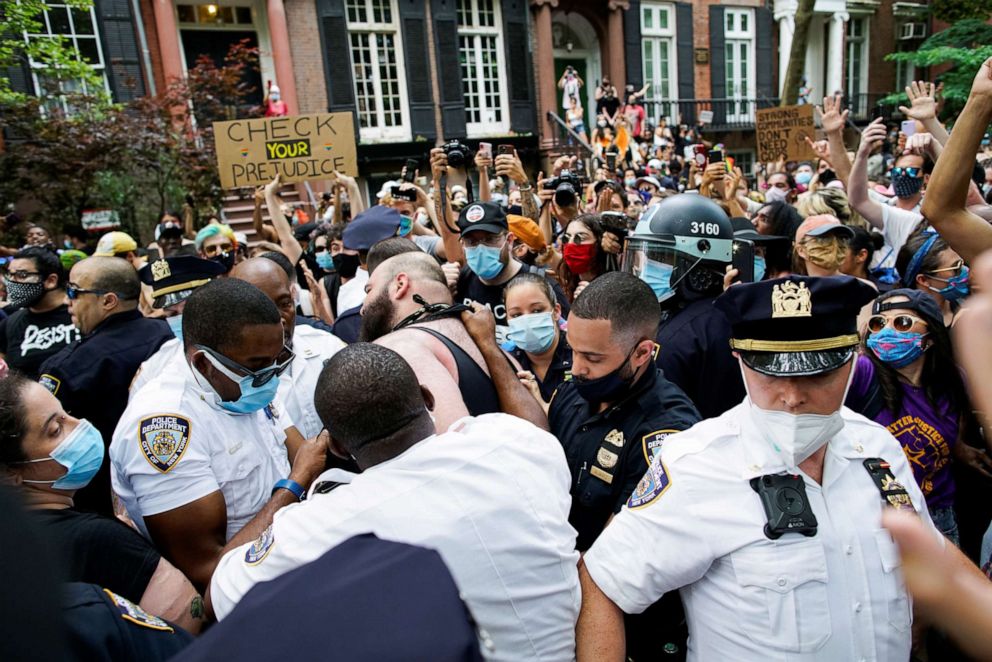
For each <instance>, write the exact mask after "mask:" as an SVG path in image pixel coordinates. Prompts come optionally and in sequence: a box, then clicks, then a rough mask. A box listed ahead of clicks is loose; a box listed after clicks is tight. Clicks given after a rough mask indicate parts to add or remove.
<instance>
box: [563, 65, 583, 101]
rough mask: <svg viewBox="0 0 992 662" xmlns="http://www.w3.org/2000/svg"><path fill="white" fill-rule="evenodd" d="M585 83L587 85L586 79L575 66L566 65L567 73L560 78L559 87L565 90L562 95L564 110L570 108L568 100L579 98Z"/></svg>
mask: <svg viewBox="0 0 992 662" xmlns="http://www.w3.org/2000/svg"><path fill="white" fill-rule="evenodd" d="M583 85H585V81H583V80H582V78H581V77H580V76H579V74H578V72H577V71H575V67H573V66H572V65H568V66H567V67H565V73H563V74H562V75H561V78H559V79H558V89H559V90H562V92H563V94H562V97H561V107H562V110H565V111H567V110H568V109H569V103H568V100H569V99H571V98H572V97H575V98H578V97H579V90H580V89H581V88H582V86H583Z"/></svg>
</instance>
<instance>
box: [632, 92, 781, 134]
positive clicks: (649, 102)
mask: <svg viewBox="0 0 992 662" xmlns="http://www.w3.org/2000/svg"><path fill="white" fill-rule="evenodd" d="M642 103H643V105H644V110H645V112H646V117H647V119H648V121H649V122H651V123H652V124H657V123H658V120H660V119H661V118H664V119H665V120H667V122H668V124H669V126H672V125H676V126H677V125H679V124H688V125H690V126H696V125H702V127H703V130H704V131H735V130H746V129H753V128H754V111H756V110H758V109H759V108H771V107H772V106H777V105H778V103H779V100H778V99H775V98H772V99H768V98H760V99H645V100H644V101H643V102H642Z"/></svg>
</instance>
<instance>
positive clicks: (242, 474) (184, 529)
mask: <svg viewBox="0 0 992 662" xmlns="http://www.w3.org/2000/svg"><path fill="white" fill-rule="evenodd" d="M183 342H184V347H185V352H186V353H185V356H186V361H187V362H188V363H187V364H186V365H185V366H181V369H179V370H175V371H172V370H170V371H167V372H165V373H163V374H161V375H159V376H157V377H155V378H153V379H152V380H151V381H150V382H148V384H146V385H145V387H144V388H142V389H141V391H139V392H138V393H137V394H136V395H135V396H134V397H133V398H132V400H131V402H130V403H129V404H128V407H127V410H125V412H124V415H123V416H122V417H121V420H120V423H119V424H118V426H117V429H116V430H115V431H114V439H113V442H112V443H111V446H110V459H111V462H112V471H111V477H112V482H113V487H114V491H115V492H116V494H117V495H118V496H119V497H120V499H121V501H122V502H123V504H124V506H125V507H126V509H127V512H128V515H129V516H130V517H131V519H132V520H133V521H134V522H135V524H136V525H137V526H138V528H139V529H140V530H141V531H142V532H143V533H145V534H146V535H148V536H149V537H150V538H151V539H152V540H153V541H154V542H155V544H156V546H157V547H158V548H159V550H161V551H162V553H163V555H165V556H167V557H168V558H169V559H170V560H171V561H172V562H173V564H175V565H176V566H177V567H178V568H179V569H180V570H182V571H183V573H184V574H185V575H186V576H187V577H189V578H190V580H191V581H192V582H193V584H194V585H195V586H197V587H198V588H199V589H200V590H204V589H205V588H206V586H207V583H208V581H209V579H210V575H211V574H212V573H213V569H214V566H215V565H216V563H217V561H218V560H219V559H220V557H221V556H222V555H223V553H224V551H225V549H226V548H233V547H236V546H238V545H240V544H241V543H242V542H246V541H250V540H252V539H254V538H255V537H257V536H258V535H259V533H261V532H262V531H263V530H265V527H267V526H268V525H269V523H270V522H271V521H272V515H273V513H274V512H275V511H276V510H278V509H279V508H280V507H282V506H284V505H287V504H288V503H291V502H295V501H297V500H299V499H300V498H301V497H302V496H303V494H304V492H305V489H306V487H307V486H309V484H310V482H311V481H312V480H313V478H314V477H315V476H316V475H317V474H319V473H320V471H323V470H324V465H325V461H326V448H327V443H326V435H323V436H321V437H319V438H318V439H315V440H310V441H304V439H303V438H302V437H301V436H300V433H299V432H298V431H297V430H296V428H294V427H293V424H292V422H291V421H290V420H288V418H287V417H285V415H284V414H282V411H281V409H282V408H281V405H280V404H279V403H278V400H277V399H276V400H275V401H274V398H275V396H276V390H277V388H278V386H279V381H278V376H279V374H280V373H282V372H284V371H285V370H286V368H287V367H288V366H289V364H290V362H291V361H292V353H290V354H289V357H288V358H286V359H283V361H282V362H281V363H280V362H278V361H277V357H279V356H280V355H282V354H283V353H284V350H285V347H284V337H283V329H282V320H281V318H280V317H279V311H278V310H277V309H276V307H275V304H273V303H272V301H270V300H269V299H268V298H267V297H266V296H265V295H264V294H262V293H261V292H260V291H259V290H258V289H256V288H255V287H253V286H251V285H249V284H248V283H246V282H244V281H241V280H235V279H232V278H225V279H220V280H216V281H213V282H211V283H208V284H207V285H204V286H202V287H200V288H199V289H197V290H196V292H194V293H193V294H192V295H191V296H190V297H189V299H187V300H186V307H185V310H184V313H183Z"/></svg>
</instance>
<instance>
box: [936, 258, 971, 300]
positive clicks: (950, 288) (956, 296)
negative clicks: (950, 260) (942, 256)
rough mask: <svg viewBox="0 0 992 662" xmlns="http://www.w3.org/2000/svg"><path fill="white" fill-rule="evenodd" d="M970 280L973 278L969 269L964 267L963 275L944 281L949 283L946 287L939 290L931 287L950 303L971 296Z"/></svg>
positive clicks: (962, 268)
mask: <svg viewBox="0 0 992 662" xmlns="http://www.w3.org/2000/svg"><path fill="white" fill-rule="evenodd" d="M970 280H971V276H970V271H969V270H968V267H966V266H962V267H961V273H959V274H958V275H957V276H954V277H953V278H948V279H947V280H946V281H944V282H946V283H947V286H946V287H942V288H941V289H939V290H938V289H937V288H935V287H931V288H930V289H931V290H933V291H934V292H936V293H937V294H939V295H940V296H942V297H944V298H945V299H947V300H948V301H960V300H961V299H963V298H965V297H966V296H968V295H969V294H971V285H970V284H969V283H970Z"/></svg>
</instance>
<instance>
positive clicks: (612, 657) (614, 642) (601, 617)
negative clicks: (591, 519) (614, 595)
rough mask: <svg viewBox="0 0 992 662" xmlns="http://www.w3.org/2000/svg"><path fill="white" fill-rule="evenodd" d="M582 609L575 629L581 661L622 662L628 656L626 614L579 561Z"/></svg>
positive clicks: (579, 660) (578, 657)
mask: <svg viewBox="0 0 992 662" xmlns="http://www.w3.org/2000/svg"><path fill="white" fill-rule="evenodd" d="M579 583H580V584H581V585H582V610H581V611H580V612H579V622H578V623H577V624H576V626H575V653H576V659H577V660H578V662H622V661H623V660H624V656H625V654H626V640H625V635H624V629H623V612H622V611H621V610H620V607H617V606H616V605H615V604H614V603H613V601H612V600H610V599H609V598H608V597H606V594H605V593H603V592H602V591H601V590H600V589H599V587H598V586H596V582H594V581H593V580H592V577H591V576H589V571H588V570H586V565H585V563H584V562H583V561H582V560H579Z"/></svg>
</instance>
